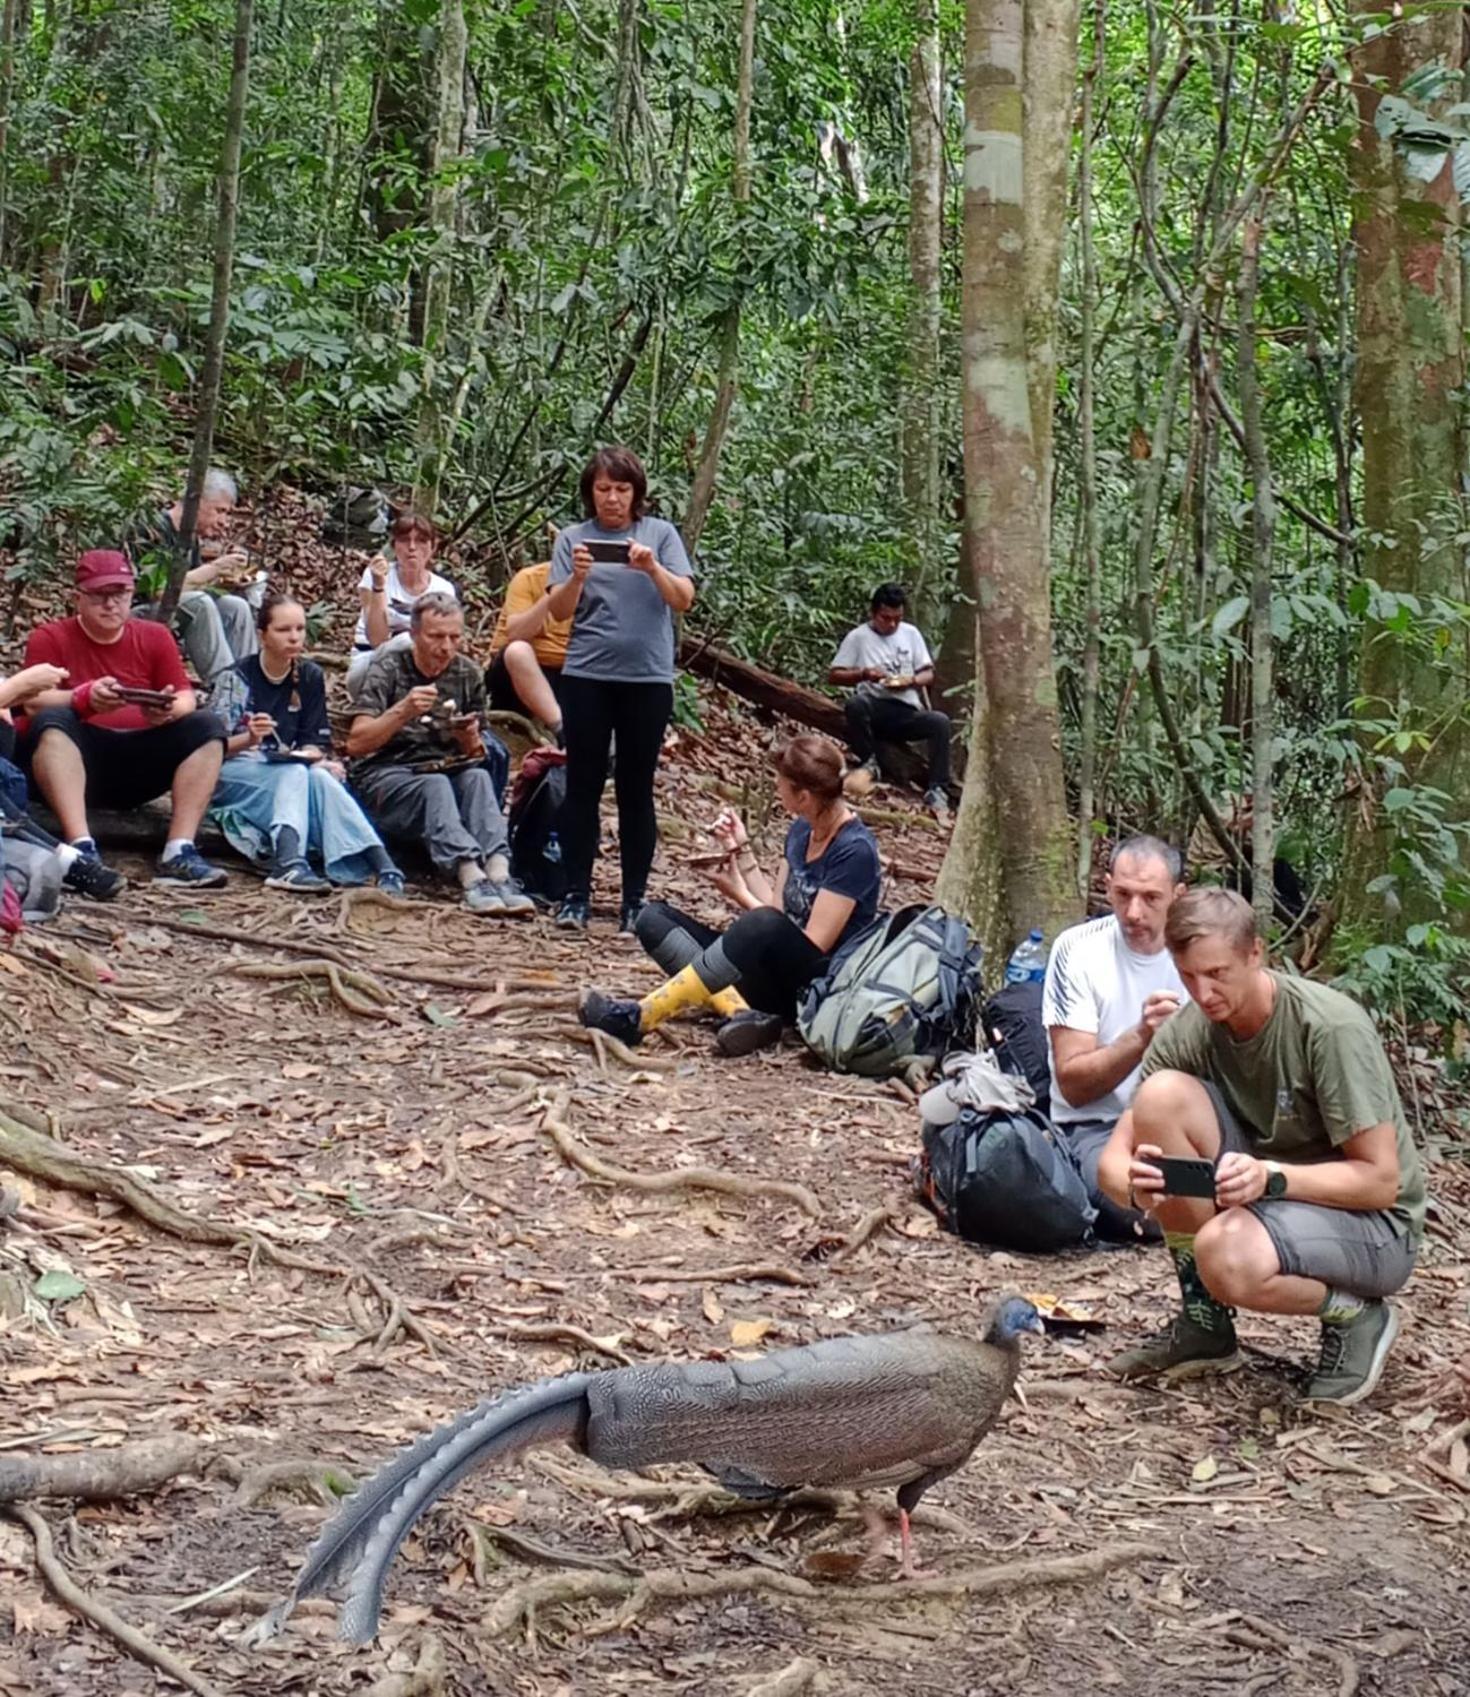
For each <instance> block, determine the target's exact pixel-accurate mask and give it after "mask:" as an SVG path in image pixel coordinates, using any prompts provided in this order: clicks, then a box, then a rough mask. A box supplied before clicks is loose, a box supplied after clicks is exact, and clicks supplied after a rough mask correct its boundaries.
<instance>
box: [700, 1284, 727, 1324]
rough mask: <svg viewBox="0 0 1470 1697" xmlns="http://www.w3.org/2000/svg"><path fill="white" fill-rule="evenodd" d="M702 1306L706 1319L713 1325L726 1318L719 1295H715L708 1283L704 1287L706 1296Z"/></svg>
mask: <svg viewBox="0 0 1470 1697" xmlns="http://www.w3.org/2000/svg"><path fill="white" fill-rule="evenodd" d="M700 1306H701V1307H702V1308H703V1309H704V1317H705V1319H706V1320H708V1321H709V1323H710V1325H712V1326H718V1325H719V1323H720V1321H721V1320H723V1319H724V1318H725V1310H724V1309H723V1308H721V1306H720V1299H719V1297H717V1296H716V1295H715V1293H714V1292H713V1291H712V1290H711V1289H710V1288H709V1286H708V1285H706V1286H705V1287H704V1297H703V1300H702V1301H701V1303H700Z"/></svg>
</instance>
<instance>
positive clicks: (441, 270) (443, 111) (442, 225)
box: [414, 0, 468, 512]
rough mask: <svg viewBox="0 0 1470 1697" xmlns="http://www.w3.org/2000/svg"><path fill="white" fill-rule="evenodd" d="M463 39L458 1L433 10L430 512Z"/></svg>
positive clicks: (423, 422)
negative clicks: (434, 107)
mask: <svg viewBox="0 0 1470 1697" xmlns="http://www.w3.org/2000/svg"><path fill="white" fill-rule="evenodd" d="M467 49H468V36H467V33H466V30H465V19H464V5H463V0H443V4H442V5H441V7H440V10H439V53H438V58H437V60H436V69H437V79H436V81H437V86H438V102H437V107H438V122H437V124H436V126H435V131H434V151H433V156H432V161H431V165H430V175H429V228H430V229H431V230H432V231H433V242H432V247H431V250H430V257H429V263H428V267H427V271H428V275H427V278H426V280H425V286H424V332H423V350H424V362H423V387H422V390H421V392H420V396H419V421H418V446H419V471H418V478H417V480H416V486H415V489H414V502H415V504H416V505H417V506H419V507H420V508H421V509H423V510H424V511H426V512H432V511H433V510H434V507H435V505H436V503H437V501H438V496H439V480H440V478H441V476H442V475H443V469H444V456H445V453H446V451H447V448H448V443H447V441H446V434H447V432H446V429H445V424H446V419H445V415H444V412H443V409H442V408H441V407H440V404H439V396H438V393H437V386H438V381H439V365H440V361H441V360H442V358H443V354H444V344H445V339H446V337H447V334H448V330H449V300H450V295H451V292H452V289H453V283H454V252H455V220H456V215H457V213H458V209H459V178H458V174H457V173H456V171H455V169H454V167H455V164H456V162H457V161H458V159H459V156H460V149H461V145H462V138H463V134H464V71H465V54H466V52H467Z"/></svg>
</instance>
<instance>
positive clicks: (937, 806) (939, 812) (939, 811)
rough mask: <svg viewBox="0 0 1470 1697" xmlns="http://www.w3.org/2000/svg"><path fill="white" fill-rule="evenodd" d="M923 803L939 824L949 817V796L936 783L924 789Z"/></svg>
mask: <svg viewBox="0 0 1470 1697" xmlns="http://www.w3.org/2000/svg"><path fill="white" fill-rule="evenodd" d="M924 805H925V807H927V808H928V809H929V811H930V812H931V813H932V814H933V815H934V817H935V818H936V819H937V820H939V822H940V824H943V823H944V822H945V820H947V819H948V818H949V796H948V795H947V794H946V793H945V791H944V790H943V789H941V788H940V786H939V785H938V784H935V785H934V786H933V788H932V789H927V790H925V791H924Z"/></svg>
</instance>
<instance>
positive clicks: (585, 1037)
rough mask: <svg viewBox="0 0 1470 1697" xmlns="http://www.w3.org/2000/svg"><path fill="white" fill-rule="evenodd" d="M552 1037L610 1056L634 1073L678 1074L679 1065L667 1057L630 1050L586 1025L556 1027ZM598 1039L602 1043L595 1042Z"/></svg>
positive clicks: (615, 1039)
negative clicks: (590, 1029)
mask: <svg viewBox="0 0 1470 1697" xmlns="http://www.w3.org/2000/svg"><path fill="white" fill-rule="evenodd" d="M551 1035H552V1036H554V1037H560V1038H561V1039H562V1040H563V1041H564V1042H567V1043H580V1044H581V1045H582V1047H583V1048H584V1049H593V1050H595V1051H596V1052H597V1054H598V1055H602V1054H609V1055H613V1056H615V1057H616V1058H617V1059H618V1060H620V1061H621V1062H622V1063H623V1065H624V1066H625V1067H630V1068H631V1069H632V1070H633V1071H634V1072H676V1071H677V1070H678V1066H679V1063H678V1061H676V1060H670V1059H669V1058H668V1057H667V1056H666V1055H650V1054H648V1053H647V1051H646V1050H643V1049H630V1048H629V1047H628V1045H627V1044H626V1043H624V1042H623V1040H622V1039H621V1038H619V1037H609V1036H608V1034H607V1032H605V1031H589V1030H588V1029H587V1028H586V1026H584V1025H554V1026H553V1027H552V1028H551ZM594 1038H598V1039H600V1041H598V1042H594V1041H593V1039H594Z"/></svg>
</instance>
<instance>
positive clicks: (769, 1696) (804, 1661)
mask: <svg viewBox="0 0 1470 1697" xmlns="http://www.w3.org/2000/svg"><path fill="white" fill-rule="evenodd" d="M821 1671H822V1668H821V1664H820V1663H819V1662H814V1661H813V1660H812V1659H811V1657H810V1656H798V1657H797V1658H796V1660H795V1661H794V1662H788V1663H787V1664H786V1666H785V1667H784V1668H782V1669H781V1671H780V1672H779V1673H774V1674H771V1675H770V1676H769V1677H768V1678H761V1679H758V1680H757V1681H756V1682H755V1684H754V1685H752V1686H751V1688H750V1690H749V1691H747V1692H746V1694H745V1697H800V1694H801V1693H802V1692H803V1691H810V1690H811V1689H812V1687H813V1685H814V1683H815V1681H816V1679H817V1676H818V1674H820V1673H821Z"/></svg>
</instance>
